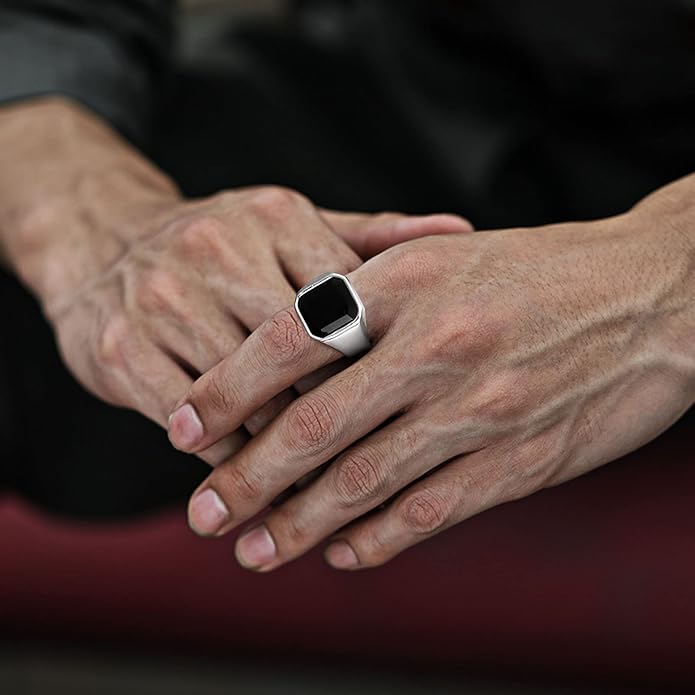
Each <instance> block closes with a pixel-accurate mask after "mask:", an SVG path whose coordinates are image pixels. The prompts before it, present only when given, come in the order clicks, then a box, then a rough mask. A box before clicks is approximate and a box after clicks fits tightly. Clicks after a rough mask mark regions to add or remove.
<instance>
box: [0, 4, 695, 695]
mask: <svg viewBox="0 0 695 695" xmlns="http://www.w3.org/2000/svg"><path fill="white" fill-rule="evenodd" d="M295 4H296V3H291V2H289V1H282V0H253V1H251V0H219V1H218V0H186V1H185V2H184V3H183V5H184V8H183V16H182V21H181V26H180V32H179V37H178V40H177V43H178V48H177V52H178V55H179V59H178V61H177V65H176V75H175V79H172V80H171V84H170V86H169V88H168V89H167V90H165V91H166V93H165V94H164V96H163V102H162V103H163V108H162V109H161V113H159V114H158V118H157V120H156V121H155V123H156V126H155V128H154V129H153V130H154V132H153V133H152V137H151V139H150V140H149V141H148V142H147V143H146V144H143V147H145V148H146V149H147V152H148V154H150V155H151V156H152V157H153V158H155V160H156V161H157V162H158V163H159V164H160V165H161V166H162V167H164V168H165V169H166V170H167V171H168V172H170V173H171V174H172V175H173V176H174V177H175V178H176V179H177V181H178V182H179V183H180V185H181V186H182V187H183V189H184V191H185V192H186V193H188V194H189V195H207V194H210V193H213V192H215V191H217V190H220V189H221V188H227V187H233V186H237V185H245V184H251V183H269V182H274V183H283V184H285V185H289V186H293V187H295V188H297V189H299V190H301V191H302V192H304V193H306V194H308V195H309V196H310V197H311V198H312V199H314V200H315V201H316V202H317V203H318V204H320V205H325V206H329V207H335V208H341V209H363V210H381V209H398V210H404V211H408V212H421V211H427V212H430V211H440V210H441V211H454V212H459V213H461V214H463V215H466V216H468V217H471V218H472V219H473V221H474V222H475V223H476V224H477V225H478V226H479V227H498V226H505V225H518V224H535V223H543V222H550V221H557V220H560V219H570V218H572V219H585V218H591V217H595V216H600V215H608V214H615V213H617V212H620V211H623V210H625V209H626V208H627V207H629V206H630V205H631V204H633V203H634V202H635V201H637V200H638V199H639V198H640V197H641V196H642V195H644V194H646V193H648V192H650V191H651V190H653V189H654V188H656V187H657V186H658V185H660V184H662V183H665V182H667V181H669V180H672V179H674V178H676V177H677V176H680V175H682V174H685V173H688V172H689V171H690V170H692V167H693V162H695V134H694V133H693V127H692V123H693V122H695V121H694V120H693V118H692V116H693V113H695V111H694V109H693V103H695V90H692V89H690V87H692V85H693V84H695V82H694V81H693V79H692V75H693V71H694V70H695V61H690V62H689V61H688V60H681V58H682V57H683V56H691V57H692V55H693V54H692V52H691V53H688V52H687V51H685V53H678V50H680V49H679V48H678V47H679V46H680V45H681V44H680V43H679V42H681V41H682V42H683V46H689V47H690V48H688V50H690V51H691V49H692V44H691V43H688V42H689V41H690V40H691V39H692V34H688V33H687V32H686V31H685V27H686V26H687V27H690V28H692V26H695V25H694V24H692V14H685V13H686V10H687V12H692V10H693V8H692V4H688V2H681V0H677V1H676V2H669V3H664V4H663V5H659V6H658V7H657V4H655V3H649V2H635V3H628V2H620V0H610V1H607V2H598V0H593V2H589V3H582V7H585V8H586V7H591V8H592V9H593V10H596V11H597V12H599V14H598V15H597V16H598V17H599V19H600V21H597V20H596V19H595V18H594V19H593V20H591V21H593V22H594V23H593V24H591V23H589V24H588V25H583V24H582V23H581V21H580V19H581V18H582V14H581V12H579V11H577V13H576V15H577V16H576V17H575V16H574V15H573V13H572V11H571V10H570V9H568V10H567V14H566V16H565V15H563V17H564V19H563V21H562V22H559V23H558V24H557V25H552V24H551V23H550V22H548V23H547V24H546V23H544V22H543V21H540V22H532V21H530V20H529V21H528V22H527V25H526V26H525V31H526V32H527V34H526V37H527V39H528V41H529V42H530V43H529V45H534V46H537V47H538V51H539V53H538V55H536V54H533V53H529V52H528V50H526V49H524V50H520V52H519V53H515V49H516V48H518V46H513V45H512V43H511V40H510V39H509V35H508V34H507V33H505V32H506V25H505V22H504V21H502V22H501V23H500V24H499V25H497V26H498V30H499V31H498V33H492V34H491V33H489V32H488V31H487V27H486V26H485V25H484V23H483V24H480V25H476V24H475V23H474V22H472V21H466V22H457V21H454V20H453V19H452V20H449V15H447V13H446V11H445V10H442V11H441V12H438V13H434V14H433V15H429V14H428V13H427V12H424V13H423V11H422V8H423V7H426V6H428V4H427V3H424V2H423V3H419V4H418V2H415V1H413V0H404V2H402V3H397V2H392V3H389V2H386V1H384V0H378V1H377V0H375V1H374V2H371V3H370V2H358V3H352V4H356V5H359V11H356V12H354V13H352V14H350V21H349V22H347V23H345V22H344V21H343V19H345V16H347V15H344V14H343V13H346V12H347V11H348V7H350V6H351V3H349V2H339V1H333V2H328V3H322V2H304V3H299V4H301V5H302V6H303V11H302V13H300V14H299V15H295V14H293V13H292V12H291V10H292V9H293V8H294V6H295ZM449 4H452V3H448V2H444V3H442V7H444V6H446V5H449ZM453 4H455V3H453ZM531 5H534V7H535V8H536V10H537V11H538V12H541V9H539V8H542V5H543V3H540V4H538V5H537V4H536V3H514V2H506V3H505V2H503V1H501V0H495V1H494V2H492V1H491V2H489V3H485V2H470V3H467V5H466V6H467V7H469V8H471V12H472V13H473V14H472V15H471V16H472V17H475V18H477V19H476V21H482V20H481V18H482V17H484V16H485V15H486V12H487V8H490V7H493V6H494V8H495V11H496V12H497V13H498V16H500V17H503V18H505V17H506V20H509V21H511V18H512V17H518V16H521V15H523V14H524V11H525V8H526V7H530V6H531ZM667 5H668V8H669V9H668V11H667V10H666V9H665V8H666V6H667ZM568 8H569V4H568ZM674 8H675V9H674ZM507 10H508V13H507ZM560 14H562V13H560ZM425 16H426V17H429V19H428V20H427V22H425V21H424V20H422V21H421V18H422V17H425ZM452 16H453V15H452ZM539 16H541V17H542V16H543V15H542V13H541V14H540V15H539ZM383 17H389V18H390V20H389V22H386V23H384V21H383ZM685 17H688V18H689V21H690V22H691V23H690V24H688V23H687V22H685V20H684V18H685ZM413 18H415V19H413ZM682 19H683V21H681V20H682ZM506 20H505V21H506ZM669 22H675V25H676V26H678V27H679V28H681V29H683V34H682V35H681V33H678V35H677V36H676V38H675V39H673V40H672V39H671V38H669V37H670V36H671V34H669V33H668V31H667V29H666V27H667V26H670V24H669ZM633 24H634V25H635V26H637V25H638V24H639V26H640V27H642V28H644V27H645V26H646V29H644V30H643V29H640V31H638V32H637V37H638V39H637V40H635V41H636V42H633V43H630V42H627V43H626V44H624V45H622V46H621V47H620V50H619V51H617V53H618V58H619V60H618V58H616V60H618V62H619V63H620V64H621V65H622V66H623V67H624V70H623V73H620V71H618V72H617V73H616V74H618V75H620V74H624V75H625V76H626V77H625V79H622V80H618V79H613V78H611V79H608V78H606V76H605V75H604V74H603V73H601V70H600V67H601V62H600V61H601V60H603V59H604V58H605V57H606V55H608V53H610V51H608V49H607V48H606V46H608V45H609V43H608V39H606V37H611V36H612V34H613V33H615V34H616V35H620V34H621V32H622V31H623V30H626V29H634V27H633ZM587 27H588V28H589V31H587ZM592 27H593V28H594V29H597V31H596V33H595V34H593V33H591V31H590V29H591V28H592ZM662 29H663V33H661V31H662ZM679 31H680V29H679ZM640 32H641V33H640ZM634 33H635V32H633V33H632V34H631V36H634ZM570 35H571V36H574V37H575V38H576V35H580V38H581V37H588V38H587V39H586V41H584V40H583V38H582V40H580V42H579V43H580V45H581V46H583V47H584V48H585V49H586V51H585V52H586V56H587V59H588V61H589V62H588V63H587V67H585V68H582V70H580V71H578V72H574V73H573V72H571V71H569V72H567V71H565V72H563V70H561V69H560V68H558V70H557V74H555V73H554V72H553V70H549V71H548V73H547V74H546V73H542V71H540V72H539V71H536V70H535V67H534V70H531V69H530V68H529V66H537V62H536V61H540V62H541V63H542V60H548V55H549V56H550V59H549V60H550V64H551V67H553V66H555V63H556V62H557V64H558V65H562V64H563V60H564V61H566V64H567V65H570V61H569V58H568V57H567V54H566V53H565V51H564V49H563V46H564V45H565V44H564V41H565V39H564V38H563V37H565V36H570ZM442 36H446V41H445V42H444V43H442V44H439V43H437V41H438V40H439V37H442ZM534 37H535V43H534V41H533V40H532V39H533V38H534ZM558 37H559V38H558ZM688 37H690V38H688ZM603 39H605V41H606V42H605V44H604V43H602V40H603ZM660 46H661V47H663V46H667V47H670V48H668V50H671V49H672V50H673V51H674V54H677V55H676V58H675V59H673V60H675V62H673V60H672V62H671V63H669V61H668V60H666V59H664V63H663V65H665V66H668V65H677V66H678V67H679V69H678V70H674V69H668V68H666V69H665V70H662V69H661V68H662V64H661V63H659V62H658V60H657V61H656V65H654V64H652V63H650V60H651V58H650V55H652V54H651V53H650V52H653V53H654V54H656V53H657V48H658V47H660ZM655 47H656V48H655ZM513 49H514V50H513ZM684 50H685V49H684ZM607 51H608V53H607ZM666 52H668V51H666ZM546 54H547V55H546ZM392 55H398V56H399V58H400V60H399V61H395V60H394V61H393V62H390V60H389V56H392ZM597 56H598V58H597ZM669 60H671V59H669ZM592 61H593V62H592ZM621 61H622V62H621ZM463 65H465V66H467V67H466V70H467V71H468V72H465V73H463V72H462V73H460V74H461V77H459V73H458V72H456V70H458V69H459V68H460V67H461V66H463ZM452 66H453V68H452ZM454 68H456V70H454ZM0 69H6V68H5V67H4V66H1V65H0ZM527 69H528V70H527ZM567 70H569V68H567ZM450 71H451V72H450ZM459 80H460V81H459ZM624 84H629V85H641V84H644V85H645V90H644V93H643V94H642V93H641V92H640V93H639V94H637V93H636V92H635V91H634V90H632V91H630V90H629V89H624V90H623V91H621V88H620V85H624ZM394 85H397V86H399V87H402V89H400V90H399V89H396V88H395V87H394ZM392 87H393V89H392ZM650 90H651V91H650ZM638 91H639V90H638ZM662 91H663V93H662ZM664 94H666V96H667V97H668V98H665V97H664ZM654 95H657V96H658V98H657V96H654ZM650 99H651V101H650ZM659 99H662V101H664V99H665V102H664V103H668V105H669V108H668V109H661V108H657V107H656V106H654V104H658V103H661V102H659ZM476 104H482V105H483V106H484V108H483V107H482V106H481V110H480V111H478V110H476V108H475V105H476ZM468 105H471V106H470V107H469V106H468ZM485 109H487V111H486V110H485ZM511 113H513V114H514V116H515V118H509V121H508V122H507V120H505V118H506V116H508V115H509V114H511ZM404 114H405V115H404ZM460 114H464V115H465V117H466V118H467V119H468V120H466V118H463V117H460ZM433 123H434V124H435V125H434V126H432V124H433ZM459 131H461V132H459ZM464 131H465V133H468V135H465V137H464V135H462V134H461V133H463V132H464ZM465 133H464V134H465ZM191 134H194V136H192V135H191ZM459 136H460V137H459ZM220 142H223V143H224V145H223V146H221V145H220ZM403 143H407V144H408V147H407V148H404V147H403ZM452 143H455V144H454V145H452ZM44 338H45V336H44ZM693 425H695V420H694V419H693V416H692V414H690V416H687V417H686V418H685V419H684V420H682V421H681V422H680V423H678V424H677V425H676V426H675V427H674V428H672V429H671V430H669V431H668V432H667V433H665V434H664V435H663V436H662V437H660V438H659V439H658V440H656V441H655V442H653V443H651V444H649V445H648V446H646V447H644V448H643V449H641V450H640V451H638V452H635V453H634V454H632V455H630V456H628V457H626V458H625V459H623V460H621V461H618V462H616V463H614V464H612V465H611V466H609V467H607V468H605V469H603V470H599V471H596V472H594V473H592V474H590V475H588V476H585V477H583V478H582V479H580V480H577V481H574V482H573V483H571V484H569V485H565V486H562V487H560V488H558V489H555V490H547V491H544V492H542V493H540V494H538V495H534V496H533V497H532V498H530V499H527V500H522V501H520V502H518V503H514V504H510V505H505V506H503V507H501V508H498V509H495V510H491V511H490V512H487V513H485V514H482V515H480V516H479V517H477V518H475V519H473V520H471V521H470V522H468V523H466V524H465V525H463V526H461V527H459V528H456V529H453V530H452V531H450V532H448V533H445V534H442V536H441V537H438V538H436V539H434V540H433V541H430V542H428V543H426V544H424V545H422V546H420V547H418V548H417V549H415V550H413V551H410V552H408V553H406V554H405V555H404V556H402V557H400V558H398V559H397V560H396V561H394V562H392V563H390V564H389V565H388V566H387V567H384V568H381V569H378V570H374V571H370V572H365V573H360V574H359V575H351V576H346V575H340V574H338V573H336V572H333V571H331V570H329V569H328V568H327V567H326V566H325V565H324V564H323V562H322V560H321V557H320V554H319V553H312V554H310V556H309V557H307V558H306V559H303V560H302V561H300V562H298V563H295V564H293V565H292V566H290V567H287V568H284V569H282V570H280V571H279V572H277V573H274V574H273V575H272V576H257V575H252V574H250V573H248V572H244V571H242V570H241V569H239V568H238V567H237V566H236V565H235V563H234V561H233V552H232V551H233V539H227V540H222V541H219V542H213V543H206V542H203V541H201V540H199V539H197V538H195V537H193V536H192V534H190V532H189V530H188V528H187V526H186V523H185V515H184V512H183V507H182V506H178V507H175V508H173V509H172V508H165V509H158V510H155V511H152V512H150V513H148V514H145V515H143V516H139V517H137V518H134V519H129V520H126V521H102V522H100V523H92V522H91V521H87V520H84V521H75V520H74V519H70V518H67V517H66V516H65V515H64V514H60V513H58V512H59V511H60V510H55V509H53V510H50V511H46V509H48V508H50V504H49V503H48V500H49V498H50V495H49V494H48V493H47V496H46V499H45V500H43V502H44V504H43V507H44V508H43V509H39V508H37V507H34V506H32V505H30V504H29V503H27V502H26V501H24V500H22V499H20V498H18V497H15V496H9V495H6V496H4V497H0V530H1V531H2V533H0V695H15V693H17V694H22V695H35V694H43V693H47V694H49V693H50V694H51V695H54V694H55V695H68V694H69V695H82V694H83V693H84V694H87V693H89V694H92V693H108V694H110V693H113V694H114V695H115V694H120V693H129V694H133V695H138V694H140V693H143V694H144V693H147V694H150V693H151V694H153V695H159V694H160V693H161V694H164V693H167V694H168V695H179V694H183V693H195V694H196V695H208V694H211V695H212V694H215V695H216V694H217V693H220V694H221V693H250V694H256V693H258V694H265V693H302V694H304V693H306V694H312V693H335V694H337V695H339V694H342V693H346V694H347V693H363V694H364V695H370V694H371V693H404V694H413V695H415V694H416V693H423V694H424V693H428V694H431V695H436V694H438V693H463V694H464V695H467V694H470V695H478V694H479V695H506V694H510V693H520V694H522V695H523V694H525V693H541V694H543V693H568V694H573V693H604V692H605V693H621V692H648V693H666V692H693V691H695V658H694V657H695V600H694V592H693V586H695V516H693V514H692V509H693V508H695V507H694V506H693V505H695V466H693V465H692V464H693V463H694V462H695V461H694V460H693V458H694V454H693V452H694V449H693V446H692V427H693ZM85 438H88V433H86V434H85ZM657 471H658V473H657ZM664 471H666V473H664ZM154 482H156V481H154Z"/></svg>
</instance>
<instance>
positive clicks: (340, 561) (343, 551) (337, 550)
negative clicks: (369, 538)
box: [325, 541, 360, 570]
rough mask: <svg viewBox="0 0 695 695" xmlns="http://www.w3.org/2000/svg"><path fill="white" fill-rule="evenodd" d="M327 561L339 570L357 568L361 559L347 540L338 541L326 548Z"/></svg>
mask: <svg viewBox="0 0 695 695" xmlns="http://www.w3.org/2000/svg"><path fill="white" fill-rule="evenodd" d="M325 557H326V562H327V563H328V564H329V565H330V566H331V567H334V568H335V569H337V570H351V569H355V567H357V566H358V565H359V564H360V561H359V560H358V559H357V555H355V551H354V550H353V549H352V548H351V547H350V544H349V543H347V542H346V541H336V542H335V543H331V544H330V545H329V546H328V547H327V548H326V553H325Z"/></svg>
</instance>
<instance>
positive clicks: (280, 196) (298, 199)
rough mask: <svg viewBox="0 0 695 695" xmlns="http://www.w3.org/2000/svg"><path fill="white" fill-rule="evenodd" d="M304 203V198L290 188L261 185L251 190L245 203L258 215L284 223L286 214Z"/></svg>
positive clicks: (289, 213)
mask: <svg viewBox="0 0 695 695" xmlns="http://www.w3.org/2000/svg"><path fill="white" fill-rule="evenodd" d="M304 203H305V198H304V197H303V196H302V195H301V194H300V193H297V192H296V191H293V190H292V189H290V188H285V187H283V186H263V187H262V188H257V189H256V190H254V191H252V192H251V194H250V196H249V198H248V202H247V205H248V208H249V210H250V211H251V212H252V213H253V214H255V215H257V216H258V217H261V218H264V219H268V220H270V221H277V222H282V223H286V222H287V217H288V215H291V214H292V213H293V212H294V211H296V210H297V209H298V208H299V207H300V206H301V205H303V204H304Z"/></svg>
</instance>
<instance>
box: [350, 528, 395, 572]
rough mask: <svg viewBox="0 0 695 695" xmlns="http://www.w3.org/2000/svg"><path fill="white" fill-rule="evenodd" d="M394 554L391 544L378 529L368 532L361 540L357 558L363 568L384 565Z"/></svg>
mask: <svg viewBox="0 0 695 695" xmlns="http://www.w3.org/2000/svg"><path fill="white" fill-rule="evenodd" d="M395 554H396V553H395V549H394V547H393V542H392V541H389V540H387V539H386V537H384V535H383V534H382V533H381V532H380V529H378V528H376V529H372V530H370V532H369V533H368V534H365V535H364V536H363V538H362V539H361V543H360V551H359V553H358V556H359V558H360V564H361V565H362V566H363V567H379V566H381V565H384V564H386V563H387V562H388V561H389V560H390V559H391V558H392V557H393V556H394V555H395Z"/></svg>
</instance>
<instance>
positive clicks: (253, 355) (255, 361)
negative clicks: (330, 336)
mask: <svg viewBox="0 0 695 695" xmlns="http://www.w3.org/2000/svg"><path fill="white" fill-rule="evenodd" d="M366 265H367V264H365V266H361V267H360V268H359V269H358V270H357V271H355V272H354V273H352V274H351V275H350V279H351V282H352V285H353V286H354V287H355V288H356V290H357V292H358V293H359V295H360V297H362V299H363V301H364V303H365V305H366V306H367V316H368V324H369V328H370V333H371V335H372V338H373V339H374V340H376V339H378V337H379V335H381V334H382V333H383V332H384V331H386V329H387V327H388V325H389V323H390V321H391V318H392V317H393V316H394V314H395V312H396V310H397V307H398V303H399V302H401V301H403V297H401V296H400V295H398V296H396V295H394V293H389V292H384V291H380V290H379V284H381V283H383V282H388V279H387V278H386V279H385V278H384V277H383V275H382V274H380V273H366V272H363V269H364V268H365V267H366ZM340 357H341V354H340V353H339V352H338V351H337V350H335V349H333V348H331V347H329V346H327V345H325V344H323V343H321V342H318V341H316V340H313V339H312V338H311V337H310V336H309V335H308V334H307V333H306V331H305V329H304V327H303V325H302V323H301V321H300V319H299V317H298V316H297V314H296V312H295V310H294V308H291V309H283V310H282V311H280V312H279V313H278V314H276V315H275V316H273V317H272V318H271V319H269V320H268V321H266V322H265V323H264V324H263V325H262V326H260V327H259V328H258V330H256V331H254V332H253V333H252V334H251V335H250V336H249V338H248V339H247V340H246V341H245V342H244V343H243V344H242V345H241V346H240V347H239V349H238V350H236V351H235V352H234V353H233V354H232V355H230V356H229V357H228V358H227V359H225V360H224V361H222V362H221V363H220V364H218V365H217V366H215V367H214V368H213V369H211V370H210V371H209V372H207V373H206V374H204V375H203V376H202V377H200V379H198V380H197V381H196V382H195V383H194V384H193V386H192V388H191V390H190V392H189V393H188V394H187V396H186V397H185V398H184V399H183V400H182V402H181V403H180V404H179V407H178V408H177V411H176V412H175V413H174V414H173V415H172V418H171V420H170V423H169V424H170V427H169V437H170V439H171V441H172V443H173V444H174V446H176V447H177V448H179V449H181V450H182V451H189V452H195V451H199V450H200V449H202V448H207V447H208V446H211V445H212V444H213V443H214V442H215V441H217V440H218V439H220V438H221V437H223V436H225V434H227V433H228V432H230V431H233V430H234V429H236V428H237V427H239V425H240V424H241V423H242V422H243V421H244V420H246V418H248V417H249V416H250V415H251V414H252V413H254V412H255V411H257V410H258V409H259V408H260V407H261V406H262V405H263V404H264V403H266V402H267V401H269V400H270V399H271V398H273V397H274V396H276V395H277V394H278V393H280V392H281V391H283V390H285V389H286V388H289V387H290V386H292V384H294V383H296V382H297V381H299V380H300V379H302V378H303V377H305V376H307V375H308V374H311V373H312V372H314V371H316V370H317V369H320V368H321V367H324V366H325V365H327V364H330V363H332V362H335V361H336V360H338V359H339V358H340ZM399 361H400V358H397V359H396V363H398V362H399Z"/></svg>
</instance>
